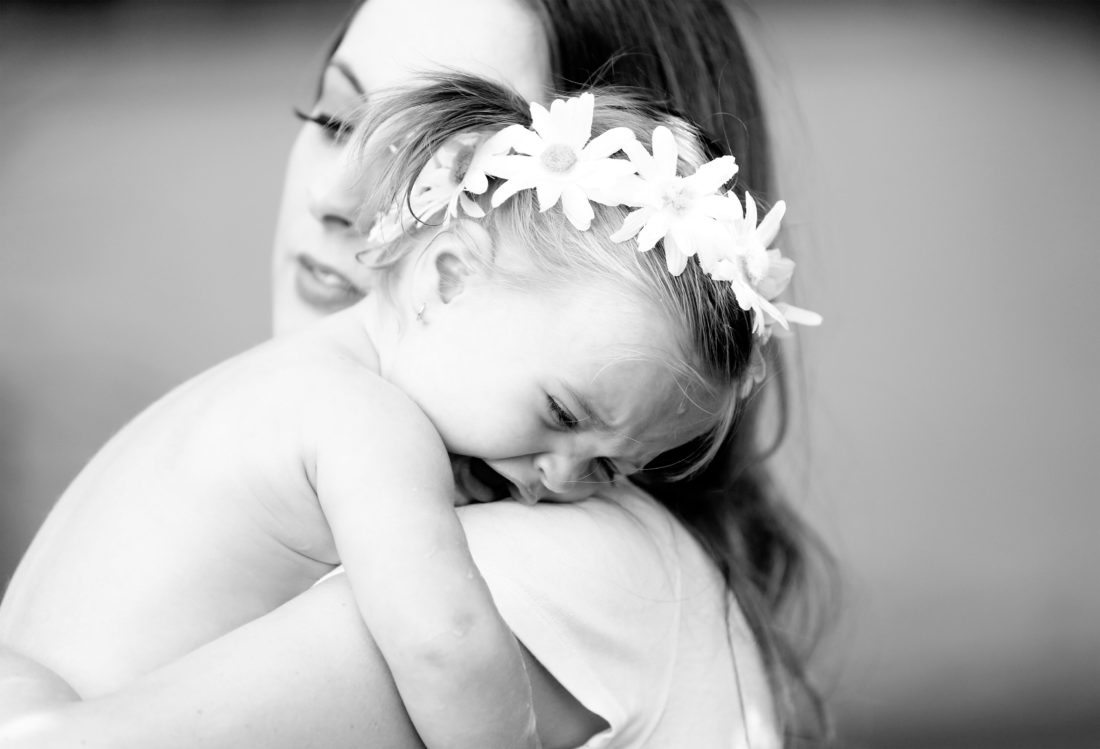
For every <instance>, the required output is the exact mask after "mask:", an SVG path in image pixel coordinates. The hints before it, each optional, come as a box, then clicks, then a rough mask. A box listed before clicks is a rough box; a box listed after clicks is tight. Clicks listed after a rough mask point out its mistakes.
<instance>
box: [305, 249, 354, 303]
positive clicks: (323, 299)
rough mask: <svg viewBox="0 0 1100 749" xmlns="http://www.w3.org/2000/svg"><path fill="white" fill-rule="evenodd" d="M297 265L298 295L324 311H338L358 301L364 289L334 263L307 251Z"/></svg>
mask: <svg viewBox="0 0 1100 749" xmlns="http://www.w3.org/2000/svg"><path fill="white" fill-rule="evenodd" d="M295 260H296V264H295V268H294V289H295V291H296V292H297V293H298V297H299V298H300V299H301V300H302V301H303V302H305V303H306V304H308V305H309V306H311V307H314V308H316V309H318V310H320V311H323V312H336V311H337V310H341V309H343V308H345V307H350V306H351V305H353V304H355V303H356V302H358V301H359V300H360V299H362V298H363V297H364V296H365V292H364V291H362V290H361V289H360V288H359V287H358V286H356V285H355V284H353V283H352V282H351V280H350V279H349V278H348V277H347V276H345V275H344V274H343V273H341V272H340V271H338V270H336V269H335V268H333V267H332V266H329V265H325V264H324V263H320V262H318V261H316V260H314V259H313V258H311V257H309V256H308V255H298V256H297V257H296V258H295Z"/></svg>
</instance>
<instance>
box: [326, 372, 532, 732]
mask: <svg viewBox="0 0 1100 749" xmlns="http://www.w3.org/2000/svg"><path fill="white" fill-rule="evenodd" d="M372 385H373V386H372V387H367V388H364V387H362V384H361V383H360V384H359V387H358V388H356V389H355V391H354V392H355V393H356V395H355V396H353V397H352V398H351V400H349V399H348V398H346V397H342V398H341V399H340V400H341V401H342V402H340V403H333V407H332V408H331V409H327V410H326V412H325V413H319V414H318V415H317V421H316V422H315V425H314V429H315V431H314V433H315V434H316V436H317V447H316V455H315V463H314V466H313V480H314V482H315V484H314V485H315V486H316V489H317V494H318V497H319V499H320V503H321V507H322V509H323V510H324V512H325V515H326V517H327V518H328V522H329V525H330V527H331V529H332V533H333V537H334V539H335V542H336V549H337V552H338V554H339V556H340V560H341V561H342V562H343V564H344V566H345V569H346V570H347V575H348V579H349V581H350V583H351V588H352V591H353V593H354V596H355V600H356V602H357V604H358V605H359V608H360V611H361V613H362V616H363V619H364V620H365V622H366V623H367V625H368V626H369V627H370V630H371V632H372V634H373V635H374V638H375V640H376V641H377V643H378V646H379V649H380V650H381V652H382V654H383V655H384V657H385V658H386V661H387V663H388V664H389V666H390V669H391V670H392V672H393V676H394V680H395V682H396V684H397V687H398V690H399V691H400V693H401V697H402V700H404V702H405V706H406V708H407V709H408V711H409V714H410V716H411V717H412V719H413V722H414V723H415V725H416V728H417V731H418V732H419V733H420V735H421V737H422V738H423V740H424V742H425V744H427V745H428V746H429V747H433V748H434V747H444V746H446V747H478V749H481V748H483V747H487V746H493V747H496V746H500V747H505V746H506V747H533V746H537V738H536V734H535V726H534V712H533V709H532V704H531V687H530V683H529V681H528V678H527V674H526V672H525V670H524V665H523V659H522V657H521V653H520V648H519V646H518V644H517V642H516V640H515V638H514V636H513V635H512V633H511V631H510V630H509V629H508V627H507V625H505V623H504V621H503V620H502V619H501V617H500V614H499V613H498V612H497V610H496V607H495V606H494V604H493V599H492V597H491V595H490V594H489V589H488V587H487V586H486V584H485V581H484V580H483V579H482V577H481V575H480V573H479V572H478V570H477V567H476V566H475V565H474V562H473V559H472V557H471V556H470V551H469V548H468V547H467V544H466V538H465V535H464V533H463V531H462V527H461V525H460V523H459V521H458V517H457V515H456V514H455V511H454V486H453V480H452V477H451V470H450V465H449V463H448V460H447V454H446V451H445V448H444V446H443V444H442V442H441V441H440V439H439V436H438V435H437V434H436V432H435V429H434V428H433V427H432V425H431V423H430V422H429V421H428V419H427V417H426V416H424V415H423V413H422V412H420V410H419V409H418V408H417V407H416V406H415V405H414V404H413V403H412V402H411V401H409V400H408V398H407V397H405V396H404V395H403V394H402V393H400V392H399V391H397V390H396V389H394V388H392V386H389V385H388V384H387V383H384V382H382V381H380V380H379V381H377V382H376V383H372ZM349 390H351V388H343V387H339V386H337V387H334V388H333V389H332V391H331V392H340V393H347V392H348V391H349Z"/></svg>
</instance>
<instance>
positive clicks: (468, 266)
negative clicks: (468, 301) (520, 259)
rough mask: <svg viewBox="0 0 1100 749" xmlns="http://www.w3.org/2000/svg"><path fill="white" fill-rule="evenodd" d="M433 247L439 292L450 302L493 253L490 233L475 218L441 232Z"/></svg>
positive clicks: (445, 302) (433, 260)
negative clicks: (475, 221) (473, 220)
mask: <svg viewBox="0 0 1100 749" xmlns="http://www.w3.org/2000/svg"><path fill="white" fill-rule="evenodd" d="M432 244H433V245H435V246H434V247H430V248H429V252H430V253H431V258H430V259H431V262H432V264H433V266H434V270H435V276H436V282H437V284H438V287H437V293H438V294H439V299H440V301H442V302H443V303H444V304H448V303H450V302H451V301H453V300H454V299H455V298H456V297H458V296H459V295H460V294H462V292H463V291H465V289H466V285H467V282H468V281H469V280H470V276H471V275H473V274H474V273H476V272H477V269H478V268H479V267H481V266H482V265H484V263H485V259H486V258H489V257H491V256H492V239H491V238H490V237H489V234H488V232H486V231H485V229H483V228H482V227H481V226H480V225H479V224H476V223H474V222H472V221H461V222H456V224H455V225H454V226H453V227H452V228H451V229H450V230H448V231H445V232H443V233H441V234H440V235H439V236H438V237H436V239H435V240H434V241H433V242H432Z"/></svg>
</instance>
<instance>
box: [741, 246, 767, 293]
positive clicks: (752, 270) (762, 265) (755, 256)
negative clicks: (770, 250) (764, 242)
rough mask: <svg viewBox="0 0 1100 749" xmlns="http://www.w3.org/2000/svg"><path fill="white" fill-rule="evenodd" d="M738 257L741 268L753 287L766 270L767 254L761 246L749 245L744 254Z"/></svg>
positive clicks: (760, 279)
mask: <svg viewBox="0 0 1100 749" xmlns="http://www.w3.org/2000/svg"><path fill="white" fill-rule="evenodd" d="M740 259H741V269H742V270H743V271H744V272H745V275H746V276H747V277H748V279H749V283H750V284H751V285H752V286H753V287H755V286H756V285H757V284H758V283H760V282H761V281H762V280H763V279H764V276H765V274H767V272H768V256H767V254H766V253H765V252H764V251H763V250H762V249H761V248H757V247H751V248H749V249H748V251H747V252H745V254H743V255H741V257H740Z"/></svg>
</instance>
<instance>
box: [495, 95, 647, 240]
mask: <svg viewBox="0 0 1100 749" xmlns="http://www.w3.org/2000/svg"><path fill="white" fill-rule="evenodd" d="M594 101H595V99H594V97H593V96H592V94H587V93H586V94H581V95H580V96H577V97H575V98H572V99H557V100H555V101H554V102H553V103H552V104H551V105H550V110H549V111H547V110H546V108H545V107H543V106H542V105H541V104H538V103H534V102H533V103H532V104H531V127H532V128H533V130H529V129H527V128H525V127H523V126H522V125H512V126H510V127H507V128H505V129H504V130H502V131H501V132H500V134H499V136H500V142H501V143H506V144H507V145H508V146H510V147H511V148H512V149H513V150H515V151H516V153H515V154H512V155H508V156H497V157H494V158H492V159H491V160H490V161H489V163H488V165H487V167H486V170H485V171H486V172H487V173H488V174H491V175H493V176H495V177H500V178H502V179H504V180H506V181H505V182H504V183H503V184H501V185H500V186H499V187H497V189H496V190H495V191H494V192H493V198H492V205H493V207H494V208H495V207H496V206H499V205H500V204H501V203H503V202H504V201H505V200H507V199H508V198H510V197H512V196H513V195H515V194H516V193H517V192H519V191H520V190H528V189H531V188H534V190H535V193H536V195H538V201H539V210H540V211H547V210H549V209H550V208H552V207H553V206H555V205H557V203H558V200H559V199H560V200H561V204H562V208H563V209H564V210H565V215H566V216H567V217H568V218H569V221H570V222H571V223H572V224H573V226H575V227H576V228H577V229H579V230H580V231H585V230H587V229H588V228H589V226H591V224H592V219H593V217H594V216H595V214H594V213H593V211H592V205H591V203H590V202H589V201H592V200H595V201H596V202H598V203H604V204H605V205H620V204H621V203H622V200H621V196H620V195H619V193H618V190H617V189H616V184H617V183H619V182H620V181H621V180H622V179H623V178H624V177H626V176H629V175H631V174H633V173H634V166H633V165H632V164H631V163H630V161H628V160H626V159H613V158H611V155H612V154H614V153H616V152H618V151H621V150H623V148H624V146H625V145H626V144H627V143H629V142H632V141H634V133H632V132H631V131H630V130H629V129H627V128H625V127H617V128H612V129H611V130H608V131H607V132H605V133H602V134H601V135H598V136H597V137H595V138H592V111H593V106H594Z"/></svg>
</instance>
